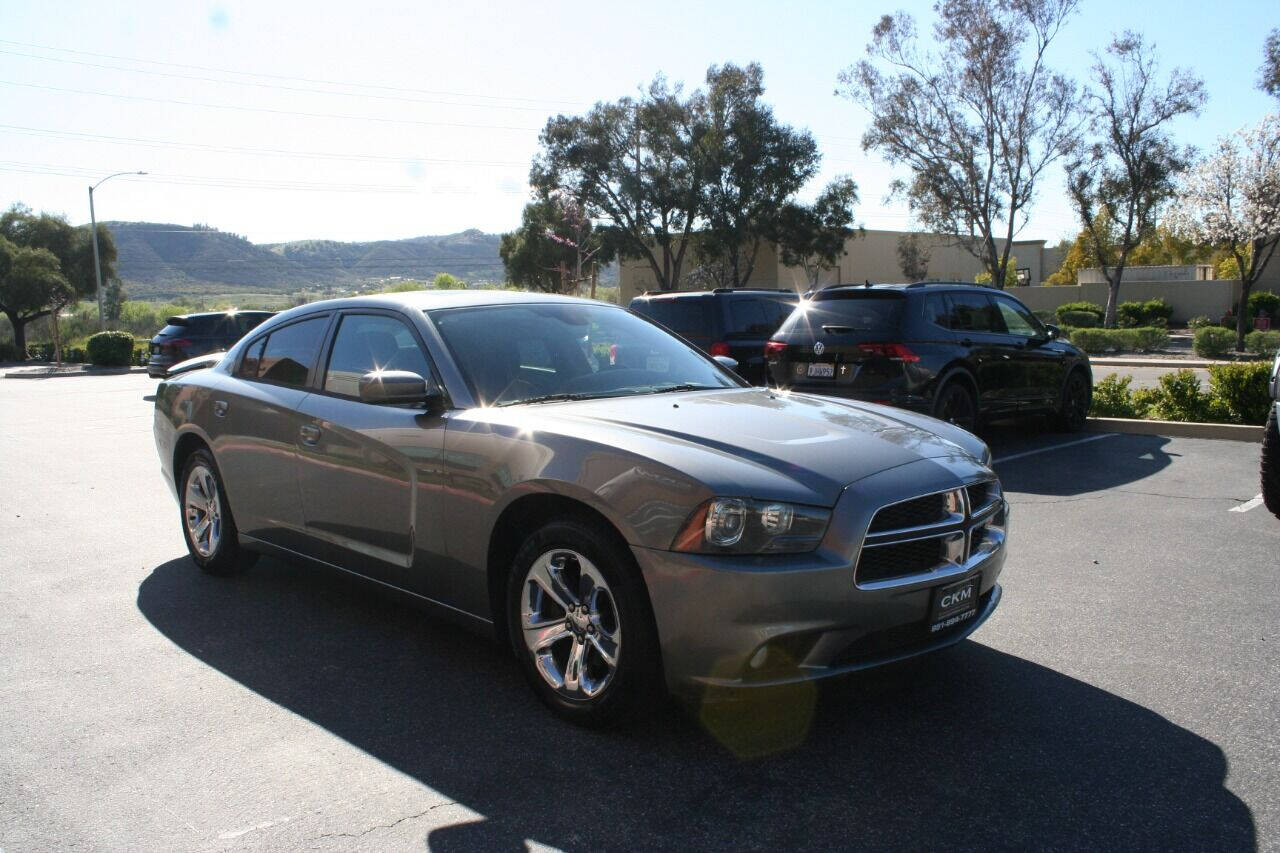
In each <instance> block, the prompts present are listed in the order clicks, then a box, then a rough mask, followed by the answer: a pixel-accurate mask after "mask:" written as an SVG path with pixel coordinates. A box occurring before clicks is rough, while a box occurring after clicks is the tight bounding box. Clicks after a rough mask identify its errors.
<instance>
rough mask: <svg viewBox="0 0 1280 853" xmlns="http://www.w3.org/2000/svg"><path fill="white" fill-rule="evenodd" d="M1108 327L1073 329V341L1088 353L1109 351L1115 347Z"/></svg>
mask: <svg viewBox="0 0 1280 853" xmlns="http://www.w3.org/2000/svg"><path fill="white" fill-rule="evenodd" d="M1107 332H1108V330H1107V329H1072V330H1071V343H1073V344H1075V345H1076V346H1078V347H1080V349H1082V350H1084V351H1085V352H1088V353H1100V352H1107V351H1108V350H1110V349H1113V348H1114V343H1113V342H1112V339H1111V337H1110V336H1109V335H1108V334H1107Z"/></svg>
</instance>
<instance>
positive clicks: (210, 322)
mask: <svg viewBox="0 0 1280 853" xmlns="http://www.w3.org/2000/svg"><path fill="white" fill-rule="evenodd" d="M224 319H225V317H224V315H222V314H207V315H205V316H203V317H188V318H187V323H186V325H185V326H184V327H183V329H182V331H183V332H185V333H186V334H188V335H195V336H197V337H207V336H209V335H216V334H218V332H219V330H220V327H221V324H222V321H223V320H224Z"/></svg>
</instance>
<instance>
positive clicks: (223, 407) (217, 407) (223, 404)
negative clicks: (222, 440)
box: [213, 400, 227, 418]
mask: <svg viewBox="0 0 1280 853" xmlns="http://www.w3.org/2000/svg"><path fill="white" fill-rule="evenodd" d="M213 413H214V415H216V416H217V417H220V418H225V417H226V416H227V401H226V400H214V401H213Z"/></svg>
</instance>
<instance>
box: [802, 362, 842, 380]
mask: <svg viewBox="0 0 1280 853" xmlns="http://www.w3.org/2000/svg"><path fill="white" fill-rule="evenodd" d="M805 375H806V376H808V377H809V378H810V379H834V378H835V375H836V365H835V362H832V361H811V362H809V368H808V370H807V371H806V373H805Z"/></svg>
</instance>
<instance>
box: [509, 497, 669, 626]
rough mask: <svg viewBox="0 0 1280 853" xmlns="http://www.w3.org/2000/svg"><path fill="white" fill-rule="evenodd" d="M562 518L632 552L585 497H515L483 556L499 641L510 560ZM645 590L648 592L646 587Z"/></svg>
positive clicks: (621, 535)
mask: <svg viewBox="0 0 1280 853" xmlns="http://www.w3.org/2000/svg"><path fill="white" fill-rule="evenodd" d="M565 518H576V519H579V520H582V521H585V522H587V523H589V524H592V525H593V526H596V527H598V528H599V529H600V531H601V532H602V533H604V534H605V535H606V536H608V537H610V538H612V539H613V540H614V541H615V543H616V544H617V545H618V546H619V547H621V548H623V549H625V550H626V552H627V553H628V554H630V553H631V550H630V549H631V546H630V545H629V544H628V542H627V538H626V537H625V536H624V535H623V534H622V531H621V530H620V529H619V528H618V525H616V524H614V522H613V521H612V520H611V519H610V518H609V517H608V516H606V515H605V514H604V513H603V512H601V511H600V510H598V509H596V508H595V507H593V506H591V504H589V503H587V502H586V501H584V500H581V499H579V498H576V497H573V496H569V495H564V494H560V493H558V492H552V491H546V490H537V491H528V492H525V493H524V494H522V495H520V496H518V497H516V498H515V499H514V500H512V501H511V502H510V503H508V504H507V505H506V506H505V507H504V508H503V509H502V511H501V513H499V515H498V517H497V519H496V520H495V521H494V524H493V527H492V528H491V530H490V533H489V547H488V554H487V558H486V570H485V573H486V582H487V588H488V601H489V615H490V617H491V618H492V621H493V626H494V632H495V634H496V635H497V637H498V639H499V640H500V641H502V642H504V643H505V642H506V641H507V639H508V638H507V620H506V591H507V576H508V573H509V572H510V571H511V564H512V561H513V560H515V557H516V554H517V553H518V552H519V550H520V546H521V545H523V544H524V540H525V539H526V538H527V537H528V536H529V534H531V533H533V532H534V531H535V530H537V529H538V528H540V527H542V526H543V525H545V524H547V523H548V522H551V521H555V520H558V519H565ZM637 577H638V578H639V579H640V583H641V585H642V586H644V578H643V576H642V575H640V574H639V571H638V567H637ZM645 593H646V595H647V594H648V590H647V588H646V589H645ZM646 604H648V602H646Z"/></svg>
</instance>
